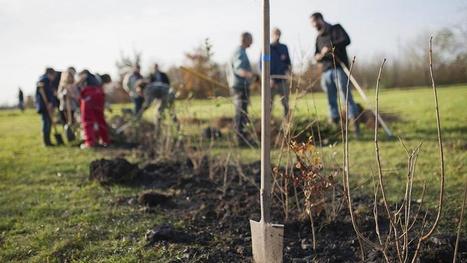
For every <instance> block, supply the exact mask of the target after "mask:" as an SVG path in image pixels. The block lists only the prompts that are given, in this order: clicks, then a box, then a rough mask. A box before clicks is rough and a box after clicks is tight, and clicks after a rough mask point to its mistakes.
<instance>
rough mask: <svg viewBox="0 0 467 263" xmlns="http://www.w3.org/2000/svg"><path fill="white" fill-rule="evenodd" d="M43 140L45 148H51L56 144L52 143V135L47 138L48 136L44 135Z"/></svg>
mask: <svg viewBox="0 0 467 263" xmlns="http://www.w3.org/2000/svg"><path fill="white" fill-rule="evenodd" d="M42 140H43V141H44V146H45V147H51V146H54V144H53V143H52V142H51V141H50V135H49V136H47V135H45V134H44V135H43V136H42Z"/></svg>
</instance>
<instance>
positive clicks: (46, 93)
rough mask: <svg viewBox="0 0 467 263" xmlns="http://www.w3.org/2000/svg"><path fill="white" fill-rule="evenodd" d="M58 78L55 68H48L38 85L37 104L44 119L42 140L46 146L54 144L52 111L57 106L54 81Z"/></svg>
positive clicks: (38, 111) (38, 110)
mask: <svg viewBox="0 0 467 263" xmlns="http://www.w3.org/2000/svg"><path fill="white" fill-rule="evenodd" d="M56 78H57V73H56V72H55V70H54V69H53V68H47V69H46V70H45V73H44V75H42V76H40V78H39V81H38V82H37V85H36V96H35V102H36V103H35V104H36V110H37V113H39V114H40V115H41V120H42V140H43V142H44V145H45V146H47V147H48V146H53V144H52V142H51V140H50V130H51V128H52V119H51V117H52V112H53V109H54V107H56V100H55V97H54V87H53V82H54V81H55V79H56Z"/></svg>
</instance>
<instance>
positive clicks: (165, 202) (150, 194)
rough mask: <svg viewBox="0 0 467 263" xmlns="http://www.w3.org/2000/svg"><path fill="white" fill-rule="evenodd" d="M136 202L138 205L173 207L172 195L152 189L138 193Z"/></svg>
mask: <svg viewBox="0 0 467 263" xmlns="http://www.w3.org/2000/svg"><path fill="white" fill-rule="evenodd" d="M138 203H139V204H140V205H144V206H149V207H154V206H160V207H164V208H173V207H175V204H174V203H173V202H172V197H171V196H169V195H166V194H162V193H158V192H156V191H153V190H148V191H144V192H142V193H141V194H139V197H138Z"/></svg>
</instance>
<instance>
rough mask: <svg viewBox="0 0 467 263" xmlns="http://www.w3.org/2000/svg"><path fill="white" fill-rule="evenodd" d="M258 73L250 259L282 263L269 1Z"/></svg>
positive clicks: (265, 8) (266, 8)
mask: <svg viewBox="0 0 467 263" xmlns="http://www.w3.org/2000/svg"><path fill="white" fill-rule="evenodd" d="M262 9H263V34H262V36H263V50H262V54H263V55H262V70H261V80H262V81H261V93H262V96H261V190H260V199H261V221H259V222H256V221H253V220H250V228H251V240H252V248H253V259H254V262H256V263H278V262H282V260H283V259H282V249H283V239H284V226H283V225H278V224H272V223H271V173H272V168H271V156H270V148H271V127H270V126H271V89H270V61H271V55H270V46H269V0H263V6H262Z"/></svg>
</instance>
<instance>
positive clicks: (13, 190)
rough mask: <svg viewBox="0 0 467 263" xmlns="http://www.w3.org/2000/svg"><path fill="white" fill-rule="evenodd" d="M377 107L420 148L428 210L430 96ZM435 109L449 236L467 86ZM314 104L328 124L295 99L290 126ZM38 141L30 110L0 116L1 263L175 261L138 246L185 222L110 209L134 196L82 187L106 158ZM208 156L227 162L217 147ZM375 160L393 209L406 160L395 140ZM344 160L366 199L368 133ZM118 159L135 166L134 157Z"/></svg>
mask: <svg viewBox="0 0 467 263" xmlns="http://www.w3.org/2000/svg"><path fill="white" fill-rule="evenodd" d="M370 95H371V94H370ZM357 100H358V99H357ZM380 100H381V108H382V111H384V112H389V113H392V114H395V115H397V116H398V118H399V120H398V121H396V122H392V123H391V124H390V126H391V128H392V129H393V130H394V133H395V134H396V135H398V136H400V137H401V138H402V139H403V140H404V141H405V143H406V144H407V145H408V146H409V147H415V146H416V145H417V144H418V143H420V142H423V146H422V151H421V154H420V157H419V161H418V166H417V175H416V184H417V185H421V183H422V181H426V182H427V183H428V191H427V197H428V203H429V204H430V205H432V206H433V204H434V202H433V201H434V200H435V199H436V195H437V183H438V180H437V178H438V175H439V165H438V162H439V160H438V154H437V151H438V149H437V142H436V123H435V113H434V105H433V101H434V100H433V95H432V90H431V89H427V88H420V89H411V90H390V91H389V90H388V91H383V92H382V94H381V99H380ZM439 100H440V112H441V124H442V130H443V136H444V143H445V157H446V191H447V195H446V210H445V212H444V218H445V220H444V221H443V222H444V223H443V229H445V230H446V231H447V230H449V229H450V227H449V226H451V227H452V226H455V224H454V222H455V217H456V216H457V214H458V208H459V204H460V202H461V196H462V189H463V183H464V181H465V180H466V173H467V168H466V160H467V158H466V157H467V151H466V150H467V86H465V85H463V86H451V87H442V88H440V89H439ZM292 101H294V100H292ZM313 102H315V103H316V104H315V105H316V109H317V114H318V115H319V116H320V117H321V118H325V116H326V114H327V107H326V100H325V97H324V94H321V93H320V94H315V96H314V99H313V97H312V96H311V95H307V96H306V97H303V98H300V99H299V100H298V101H297V103H294V106H295V107H294V108H295V109H294V112H295V113H296V115H297V116H312V115H313V114H314V113H315V108H314V103H313ZM252 105H253V106H252V109H251V114H252V115H253V116H259V112H260V110H259V97H254V98H253V99H252ZM176 106H177V111H178V114H179V115H180V116H181V118H188V117H196V118H201V119H211V118H215V117H220V116H232V115H233V106H232V104H231V103H230V100H229V99H215V100H209V101H184V102H177V105H176ZM275 106H276V109H275V112H274V114H275V115H276V116H280V111H281V109H280V107H279V106H280V105H279V103H278V102H276V104H275ZM187 130H188V129H187ZM39 131H40V121H39V117H38V115H36V114H35V113H34V112H33V111H32V110H28V111H26V112H25V113H20V112H17V111H2V112H0V135H1V136H0V262H10V261H12V262H15V261H28V262H47V261H51V262H61V261H64V260H65V259H67V260H68V261H76V262H136V261H150V260H151V261H155V262H165V260H166V259H168V258H172V259H173V258H176V257H177V256H179V254H180V253H181V249H179V247H177V246H178V245H173V246H172V245H170V246H169V248H168V249H158V250H156V249H151V248H145V247H144V240H143V237H144V233H145V231H146V230H147V229H149V228H150V227H152V226H153V225H154V224H157V223H158V222H163V221H164V222H167V221H172V222H174V223H176V224H183V222H178V221H177V219H173V218H166V217H165V216H164V215H163V214H156V215H155V214H147V213H144V212H143V211H141V210H140V209H139V208H137V207H134V206H116V205H114V204H113V201H114V200H115V199H116V198H117V197H119V196H129V195H136V194H137V193H138V192H139V191H140V190H141V189H138V188H129V187H123V186H113V187H111V188H103V187H101V186H99V185H98V184H96V183H92V182H89V181H88V178H87V177H88V165H89V162H90V161H92V160H93V159H96V158H101V157H105V156H107V155H108V154H109V152H108V151H107V150H105V151H102V150H101V151H89V150H86V151H83V150H80V149H78V148H76V147H75V148H69V147H55V148H44V147H42V145H41V140H40V134H39ZM187 132H188V131H187ZM191 132H193V131H191ZM381 137H384V135H383V134H382V133H381ZM213 150H214V151H215V152H216V153H219V154H225V149H224V150H223V148H221V147H218V148H216V147H215V148H214V149H213ZM238 151H239V153H240V156H241V159H242V161H245V162H246V161H253V160H258V159H259V150H257V149H243V150H238ZM381 151H382V160H383V166H384V171H385V176H386V178H387V179H386V180H387V182H388V192H389V193H390V195H391V199H392V200H395V201H397V200H399V199H400V196H401V195H400V194H401V192H402V190H403V187H402V185H403V183H404V177H405V176H406V175H405V167H406V161H407V157H406V154H405V151H404V149H403V148H402V146H401V144H400V142H399V141H398V140H383V141H382V143H381ZM322 153H323V156H326V158H327V159H326V162H335V163H336V164H337V163H339V162H340V160H341V157H340V156H341V154H342V147H341V145H340V144H338V145H336V146H331V147H325V148H323V149H322ZM350 153H351V180H352V184H353V185H354V187H358V188H359V189H357V190H358V191H360V192H365V191H371V189H372V188H371V187H369V186H370V185H371V181H372V176H373V175H374V172H375V171H376V170H375V168H376V166H375V161H374V160H375V157H374V146H373V141H372V131H370V130H364V136H363V138H362V139H361V140H358V141H356V140H352V141H351V143H350ZM277 154H278V153H277V150H276V152H275V156H277ZM125 155H126V157H127V158H129V159H130V160H132V154H131V152H127V153H125ZM368 189H369V190H368ZM245 220H248V219H247V218H245Z"/></svg>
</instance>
